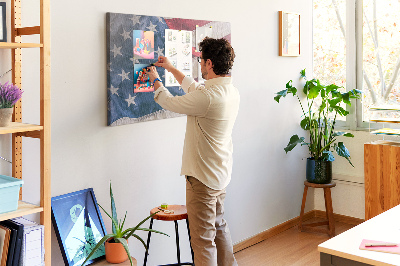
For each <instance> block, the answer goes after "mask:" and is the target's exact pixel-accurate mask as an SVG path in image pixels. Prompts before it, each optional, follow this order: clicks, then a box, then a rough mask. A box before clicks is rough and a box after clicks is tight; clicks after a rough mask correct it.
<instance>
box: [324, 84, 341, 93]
mask: <svg viewBox="0 0 400 266" xmlns="http://www.w3.org/2000/svg"><path fill="white" fill-rule="evenodd" d="M337 89H339V86H337V85H335V84H331V85H328V86H326V92H327V93H330V92H332V91H333V92H335V91H337Z"/></svg>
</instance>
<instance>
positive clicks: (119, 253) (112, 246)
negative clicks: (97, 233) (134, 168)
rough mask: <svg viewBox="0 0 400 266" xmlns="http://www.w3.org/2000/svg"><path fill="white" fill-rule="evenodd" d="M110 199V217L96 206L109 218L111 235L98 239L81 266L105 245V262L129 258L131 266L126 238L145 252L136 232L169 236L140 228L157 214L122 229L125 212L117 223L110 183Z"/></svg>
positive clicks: (115, 261)
mask: <svg viewBox="0 0 400 266" xmlns="http://www.w3.org/2000/svg"><path fill="white" fill-rule="evenodd" d="M110 199H111V213H112V215H110V214H109V213H108V212H107V211H106V210H104V208H103V207H101V205H100V204H98V205H99V207H100V208H101V209H102V210H103V211H104V212H105V214H107V216H108V217H110V219H111V221H112V233H111V234H107V235H105V236H104V237H103V238H102V239H100V241H99V242H98V243H97V244H96V246H95V247H94V248H93V250H92V251H91V252H90V254H89V255H88V256H87V258H86V260H85V261H84V262H83V263H82V266H83V265H85V263H86V262H87V261H88V260H89V259H90V257H91V256H92V255H93V254H95V252H96V251H97V250H98V249H99V248H100V247H101V246H102V245H103V244H105V251H106V260H107V261H108V262H109V263H121V262H124V261H126V260H127V259H128V258H129V261H130V263H131V266H133V262H132V257H131V254H130V252H129V247H128V238H129V237H131V236H133V237H134V238H136V239H138V240H139V241H140V242H141V243H142V244H143V246H144V248H145V249H146V250H147V246H146V244H145V243H144V241H143V239H142V238H141V237H140V236H138V235H137V234H136V233H135V232H136V231H138V230H139V231H151V232H154V233H158V234H163V235H166V236H168V237H169V235H167V234H165V233H163V232H159V231H156V230H153V229H148V228H141V227H140V226H141V225H142V224H143V223H144V222H146V221H147V220H148V219H150V218H151V217H153V216H154V215H155V214H156V213H158V212H156V213H154V214H151V215H150V216H148V217H146V218H145V219H144V220H142V221H141V222H140V223H138V224H137V225H136V226H135V227H130V228H127V229H124V224H125V219H126V214H127V212H125V217H124V219H123V220H119V222H118V216H117V209H116V207H115V202H114V196H113V193H112V188H111V183H110Z"/></svg>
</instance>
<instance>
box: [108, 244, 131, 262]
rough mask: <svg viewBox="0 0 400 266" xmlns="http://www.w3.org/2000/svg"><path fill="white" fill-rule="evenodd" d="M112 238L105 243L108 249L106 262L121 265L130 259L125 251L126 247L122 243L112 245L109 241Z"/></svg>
mask: <svg viewBox="0 0 400 266" xmlns="http://www.w3.org/2000/svg"><path fill="white" fill-rule="evenodd" d="M111 239H112V238H109V239H108V240H107V241H106V242H105V248H106V261H108V262H109V263H121V262H124V261H126V260H127V259H128V254H126V251H125V249H124V246H123V245H122V244H121V243H110V242H109V241H110V240H111Z"/></svg>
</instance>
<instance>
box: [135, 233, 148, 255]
mask: <svg viewBox="0 0 400 266" xmlns="http://www.w3.org/2000/svg"><path fill="white" fill-rule="evenodd" d="M132 236H133V237H134V238H136V239H137V240H139V241H140V242H142V244H143V246H144V248H145V249H146V251H147V246H146V243H144V241H143V239H142V238H141V237H140V236H138V235H137V234H133V235H132Z"/></svg>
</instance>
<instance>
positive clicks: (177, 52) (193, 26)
mask: <svg viewBox="0 0 400 266" xmlns="http://www.w3.org/2000/svg"><path fill="white" fill-rule="evenodd" d="M106 33H107V94H108V95H107V96H108V106H107V109H108V110H107V125H108V126H119V125H126V124H132V123H139V122H144V121H151V120H156V119H165V118H172V117H177V116H182V115H181V114H177V113H174V112H171V111H168V110H165V109H163V108H162V107H161V106H160V105H158V104H157V103H156V102H155V101H154V88H153V87H152V84H150V82H149V80H148V78H147V77H146V76H145V75H143V71H142V70H143V68H145V67H148V66H150V64H152V63H155V62H156V61H157V60H158V57H159V56H166V57H168V58H169V60H170V61H171V62H172V64H174V66H175V67H176V68H177V69H179V70H180V71H181V72H182V73H184V74H185V75H186V76H190V77H192V78H193V79H195V80H196V81H198V82H202V78H201V73H200V67H199V66H200V65H199V63H198V61H197V57H199V56H200V52H199V51H198V49H199V48H198V47H199V42H200V41H202V40H203V39H204V38H205V37H207V36H208V37H212V38H224V39H226V40H228V41H229V42H230V40H231V26H230V23H229V22H220V21H208V20H194V19H182V18H168V17H159V16H144V15H134V14H120V13H107V14H106ZM157 71H158V72H159V75H160V78H161V80H162V82H163V84H164V86H165V87H167V88H168V90H169V91H170V92H171V94H172V95H174V96H179V95H183V94H184V91H183V90H182V88H181V87H180V85H179V83H178V82H177V80H175V78H174V76H173V75H172V74H171V73H169V72H168V71H164V69H162V68H157Z"/></svg>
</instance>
